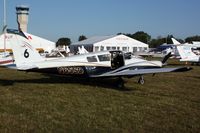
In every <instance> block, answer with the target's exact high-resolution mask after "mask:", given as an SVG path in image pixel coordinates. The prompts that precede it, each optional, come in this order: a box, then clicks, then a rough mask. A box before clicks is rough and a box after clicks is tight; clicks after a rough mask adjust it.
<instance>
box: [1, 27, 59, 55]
mask: <svg viewBox="0 0 200 133" xmlns="http://www.w3.org/2000/svg"><path fill="white" fill-rule="evenodd" d="M13 33H17V34H18V33H19V31H18V30H10V29H8V30H7V33H6V51H9V52H11V51H12V49H11V44H10V39H12V37H13ZM24 34H25V36H26V37H27V38H28V40H29V41H30V43H31V44H32V45H33V47H34V48H36V49H37V50H38V51H43V52H45V51H47V52H51V50H52V49H55V47H56V45H55V42H52V41H49V40H46V39H44V38H41V37H38V36H35V35H32V34H29V33H26V32H24ZM3 51H4V34H1V35H0V52H3Z"/></svg>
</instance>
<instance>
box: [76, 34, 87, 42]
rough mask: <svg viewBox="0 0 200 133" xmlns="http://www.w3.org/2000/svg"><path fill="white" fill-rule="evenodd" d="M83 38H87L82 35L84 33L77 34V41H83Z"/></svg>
mask: <svg viewBox="0 0 200 133" xmlns="http://www.w3.org/2000/svg"><path fill="white" fill-rule="evenodd" d="M85 39H87V37H86V36H84V35H81V36H79V38H78V41H83V40H85Z"/></svg>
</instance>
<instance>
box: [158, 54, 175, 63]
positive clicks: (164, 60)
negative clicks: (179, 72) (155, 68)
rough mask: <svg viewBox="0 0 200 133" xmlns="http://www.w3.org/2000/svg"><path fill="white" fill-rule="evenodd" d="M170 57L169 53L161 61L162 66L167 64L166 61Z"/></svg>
mask: <svg viewBox="0 0 200 133" xmlns="http://www.w3.org/2000/svg"><path fill="white" fill-rule="evenodd" d="M171 56H172V54H171V52H169V53H168V54H167V55H166V56H165V57H164V58H163V60H162V61H161V62H162V64H165V63H166V62H167V60H168V59H169V58H170V57H171Z"/></svg>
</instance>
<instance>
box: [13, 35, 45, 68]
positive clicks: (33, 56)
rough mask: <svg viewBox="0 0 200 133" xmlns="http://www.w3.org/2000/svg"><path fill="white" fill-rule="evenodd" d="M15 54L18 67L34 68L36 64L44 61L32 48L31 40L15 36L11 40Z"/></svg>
mask: <svg viewBox="0 0 200 133" xmlns="http://www.w3.org/2000/svg"><path fill="white" fill-rule="evenodd" d="M10 43H11V47H12V50H13V54H14V59H15V63H16V65H17V67H18V68H19V67H31V66H32V67H33V66H34V65H33V64H34V63H35V62H40V61H43V60H44V59H43V58H42V57H41V56H40V54H39V53H38V52H37V51H36V49H35V48H33V47H32V45H31V43H30V42H29V40H27V39H26V38H25V37H23V36H20V35H17V34H14V35H13V38H12V39H11V40H10Z"/></svg>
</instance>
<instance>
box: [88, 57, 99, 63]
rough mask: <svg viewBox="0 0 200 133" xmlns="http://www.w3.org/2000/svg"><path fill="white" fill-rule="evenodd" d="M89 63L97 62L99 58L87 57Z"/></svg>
mask: <svg viewBox="0 0 200 133" xmlns="http://www.w3.org/2000/svg"><path fill="white" fill-rule="evenodd" d="M87 61H88V62H97V58H96V56H90V57H87Z"/></svg>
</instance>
